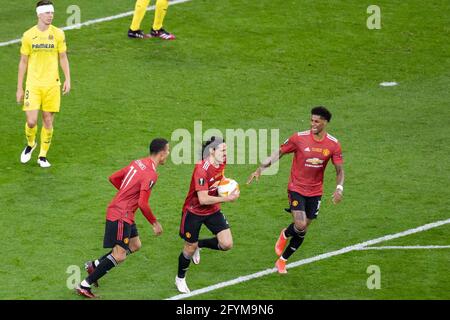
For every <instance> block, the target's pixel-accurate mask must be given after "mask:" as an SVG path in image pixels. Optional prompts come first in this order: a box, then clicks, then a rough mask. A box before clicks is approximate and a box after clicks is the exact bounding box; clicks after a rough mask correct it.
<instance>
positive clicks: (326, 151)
mask: <svg viewBox="0 0 450 320" xmlns="http://www.w3.org/2000/svg"><path fill="white" fill-rule="evenodd" d="M322 154H323V155H324V156H325V157H328V156H329V155H330V150H328V149H323V150H322Z"/></svg>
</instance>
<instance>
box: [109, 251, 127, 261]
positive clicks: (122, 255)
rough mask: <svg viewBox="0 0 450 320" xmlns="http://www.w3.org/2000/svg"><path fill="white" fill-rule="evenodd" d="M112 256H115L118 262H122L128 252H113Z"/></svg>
mask: <svg viewBox="0 0 450 320" xmlns="http://www.w3.org/2000/svg"><path fill="white" fill-rule="evenodd" d="M112 256H113V257H114V259H115V260H116V262H117V263H122V262H124V261H125V259H126V258H127V254H126V253H122V252H116V253H113V255H112Z"/></svg>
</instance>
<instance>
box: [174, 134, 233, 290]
mask: <svg viewBox="0 0 450 320" xmlns="http://www.w3.org/2000/svg"><path fill="white" fill-rule="evenodd" d="M202 155H203V156H202V159H203V161H200V162H198V163H197V164H196V165H195V169H194V172H193V174H192V178H191V185H190V187H189V192H188V194H187V197H186V200H185V202H184V206H183V210H182V216H181V225H180V237H181V238H183V239H184V240H185V242H184V248H183V250H182V252H181V253H180V255H179V257H178V274H177V276H176V277H175V285H176V287H177V289H178V291H180V292H181V293H189V292H190V290H189V288H188V286H187V284H186V271H187V270H188V268H189V264H190V262H191V259H192V262H193V263H194V264H198V263H199V262H200V249H201V248H209V249H213V250H223V251H227V250H230V249H231V248H232V246H233V238H232V236H231V231H230V226H229V225H228V222H227V220H226V219H225V216H224V215H223V213H222V212H221V211H220V204H221V203H222V202H232V201H235V200H236V199H237V198H238V197H239V191H238V190H235V191H233V192H231V193H230V194H229V195H228V196H227V197H220V196H218V192H217V187H218V185H219V183H220V180H222V178H224V172H225V165H226V144H225V142H224V141H223V139H221V138H218V137H211V139H210V140H208V141H207V142H206V143H205V144H204V145H203V153H202ZM203 224H204V225H205V226H206V227H207V228H208V229H209V230H210V231H211V232H212V233H213V234H214V235H215V237H213V238H210V239H201V240H199V239H198V237H199V233H200V228H201V226H202V225H203Z"/></svg>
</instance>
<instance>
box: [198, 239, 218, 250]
mask: <svg viewBox="0 0 450 320" xmlns="http://www.w3.org/2000/svg"><path fill="white" fill-rule="evenodd" d="M198 247H199V248H209V249H213V250H222V248H221V247H220V246H219V240H217V238H216V237H214V238H210V239H202V240H199V241H198Z"/></svg>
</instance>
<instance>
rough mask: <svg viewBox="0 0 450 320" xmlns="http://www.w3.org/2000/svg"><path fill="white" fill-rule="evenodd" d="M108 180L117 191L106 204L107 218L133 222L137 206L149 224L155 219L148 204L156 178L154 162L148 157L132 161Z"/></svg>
mask: <svg viewBox="0 0 450 320" xmlns="http://www.w3.org/2000/svg"><path fill="white" fill-rule="evenodd" d="M109 180H110V181H111V183H112V184H113V185H114V186H115V187H116V188H117V189H118V190H119V191H118V192H117V194H116V196H115V197H114V199H113V200H112V201H111V203H110V204H109V206H108V209H107V211H106V219H107V220H110V221H116V220H123V221H125V222H127V223H129V224H134V218H135V213H136V210H137V208H138V207H139V208H140V209H141V211H142V213H143V214H144V216H145V218H146V219H147V220H148V221H149V222H150V223H151V224H153V223H154V222H155V221H156V218H155V216H154V215H153V213H152V211H151V209H150V206H149V205H148V199H149V197H150V193H151V190H152V188H153V186H154V185H155V183H156V181H157V180H158V175H157V173H156V170H155V164H154V163H153V161H152V160H151V159H150V158H144V159H140V160H134V161H132V162H131V163H130V164H129V165H128V166H126V167H125V168H123V169H121V170H119V171H117V172H115V173H114V174H112V175H111V177H109Z"/></svg>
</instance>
